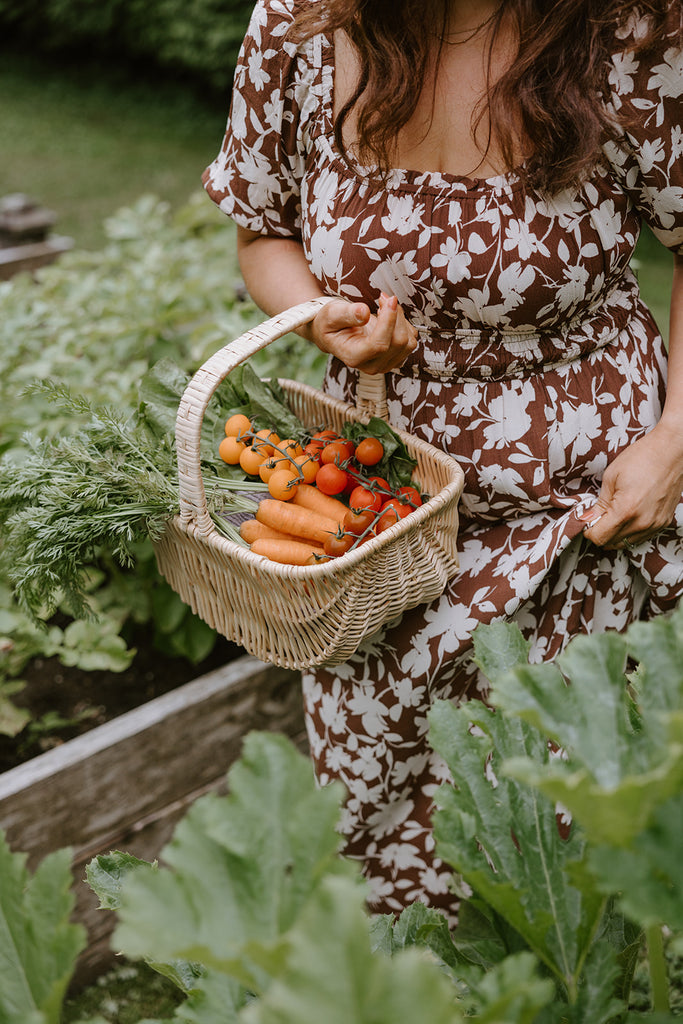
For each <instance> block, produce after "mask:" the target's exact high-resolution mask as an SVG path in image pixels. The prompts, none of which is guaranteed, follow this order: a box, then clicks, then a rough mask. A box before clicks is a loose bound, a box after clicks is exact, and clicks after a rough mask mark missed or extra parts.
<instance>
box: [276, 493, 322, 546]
mask: <svg viewBox="0 0 683 1024" xmlns="http://www.w3.org/2000/svg"><path fill="white" fill-rule="evenodd" d="M256 518H257V519H258V521H259V522H260V523H264V524H265V525H266V526H272V527H273V528H274V529H275V530H281V531H282V532H283V533H289V534H292V536H294V537H304V538H305V539H306V540H317V541H319V542H320V543H321V544H322V543H324V541H325V538H326V537H327V535H328V534H330V533H336V531H337V525H338V524H337V521H336V519H327V518H325V516H321V515H319V514H318V513H317V512H312V511H311V509H309V508H301V506H299V505H295V504H294V501H293V500H292V501H280V500H279V499H278V498H264V500H263V501H261V502H260V503H259V507H258V511H257V513H256Z"/></svg>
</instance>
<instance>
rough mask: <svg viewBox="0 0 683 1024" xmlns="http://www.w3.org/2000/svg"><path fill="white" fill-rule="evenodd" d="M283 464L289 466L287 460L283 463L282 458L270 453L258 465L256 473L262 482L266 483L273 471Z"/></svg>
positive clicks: (280, 467)
mask: <svg viewBox="0 0 683 1024" xmlns="http://www.w3.org/2000/svg"><path fill="white" fill-rule="evenodd" d="M285 465H286V466H287V467H289V461H287V462H285V463H283V461H282V459H279V458H277V456H274V455H271V456H269V457H268V458H267V459H266V460H265V462H262V463H261V465H260V466H259V471H258V475H259V476H260V477H261V479H262V480H263V482H264V484H267V483H268V481H269V480H270V478H271V476H272V475H273V473H276V472H277V470H278V469H282V468H283V466H285Z"/></svg>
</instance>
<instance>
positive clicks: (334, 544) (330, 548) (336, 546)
mask: <svg viewBox="0 0 683 1024" xmlns="http://www.w3.org/2000/svg"><path fill="white" fill-rule="evenodd" d="M355 540H356V538H355V537H353V536H352V535H351V534H350V533H344V532H343V531H340V532H339V533H331V534H330V535H329V537H327V538H326V539H325V543H324V544H323V551H324V552H325V554H326V555H329V556H330V558H338V557H339V555H345V554H346V552H347V551H350V549H351V548H352V547H353V544H354V542H355Z"/></svg>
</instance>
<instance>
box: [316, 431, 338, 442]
mask: <svg viewBox="0 0 683 1024" xmlns="http://www.w3.org/2000/svg"><path fill="white" fill-rule="evenodd" d="M311 440H312V441H338V440H339V434H338V433H337V431H336V430H319V431H318V432H317V433H315V434H313V436H312V438H311Z"/></svg>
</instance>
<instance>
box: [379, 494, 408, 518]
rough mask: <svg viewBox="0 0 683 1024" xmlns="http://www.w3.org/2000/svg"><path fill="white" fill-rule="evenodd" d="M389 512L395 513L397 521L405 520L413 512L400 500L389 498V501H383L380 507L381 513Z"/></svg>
mask: <svg viewBox="0 0 683 1024" xmlns="http://www.w3.org/2000/svg"><path fill="white" fill-rule="evenodd" d="M391 510H395V511H396V515H397V516H398V518H399V519H405V517H406V516H409V515H410V513H411V512H412V511H413V510H412V508H411V507H410V505H408V504H405V503H404V502H402V501H401V499H400V498H389V501H385V502H384V504H383V505H382V513H383V514H384V513H385V512H389V511H391Z"/></svg>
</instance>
